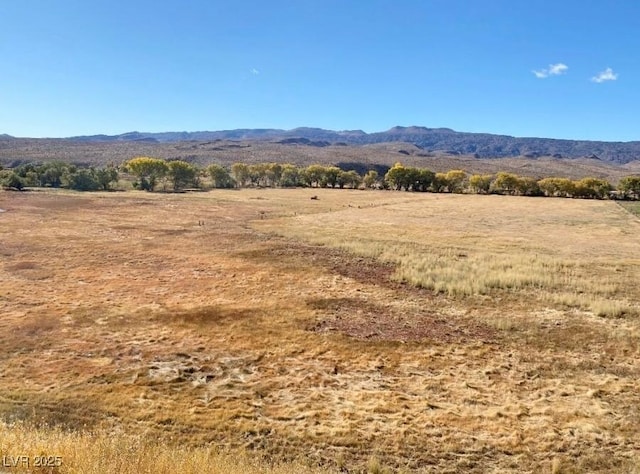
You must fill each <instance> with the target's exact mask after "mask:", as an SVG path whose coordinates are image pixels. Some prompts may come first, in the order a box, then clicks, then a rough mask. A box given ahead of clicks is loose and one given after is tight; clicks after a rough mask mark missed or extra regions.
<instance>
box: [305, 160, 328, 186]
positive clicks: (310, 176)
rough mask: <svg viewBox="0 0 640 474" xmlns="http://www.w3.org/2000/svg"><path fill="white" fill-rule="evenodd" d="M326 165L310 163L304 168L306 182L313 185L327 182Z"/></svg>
mask: <svg viewBox="0 0 640 474" xmlns="http://www.w3.org/2000/svg"><path fill="white" fill-rule="evenodd" d="M325 170H326V167H324V166H322V165H309V166H307V167H306V168H305V169H304V173H303V177H304V180H305V182H306V183H307V184H308V185H309V186H311V187H318V186H321V185H322V184H323V183H327V181H326V178H325Z"/></svg>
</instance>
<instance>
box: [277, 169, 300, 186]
mask: <svg viewBox="0 0 640 474" xmlns="http://www.w3.org/2000/svg"><path fill="white" fill-rule="evenodd" d="M278 184H279V185H280V186H282V187H287V188H290V187H295V186H298V185H299V184H300V169H298V167H297V166H295V165H292V164H286V165H283V166H282V173H281V175H280V180H279V183H278Z"/></svg>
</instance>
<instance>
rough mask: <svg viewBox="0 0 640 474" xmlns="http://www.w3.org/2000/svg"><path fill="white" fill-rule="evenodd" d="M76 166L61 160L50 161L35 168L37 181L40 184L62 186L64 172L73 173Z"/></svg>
mask: <svg viewBox="0 0 640 474" xmlns="http://www.w3.org/2000/svg"><path fill="white" fill-rule="evenodd" d="M76 169H77V168H76V166H75V165H70V164H68V163H63V162H62V161H50V162H48V163H44V164H42V165H40V166H39V167H38V168H37V174H38V181H39V182H40V186H42V187H45V186H51V187H52V188H59V187H60V186H62V178H63V176H64V175H65V174H66V173H75V172H76Z"/></svg>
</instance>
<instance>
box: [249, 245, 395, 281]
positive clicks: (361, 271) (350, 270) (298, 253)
mask: <svg viewBox="0 0 640 474" xmlns="http://www.w3.org/2000/svg"><path fill="white" fill-rule="evenodd" d="M240 256H242V257H244V258H250V259H252V260H257V261H263V262H269V263H270V264H273V265H279V266H286V267H294V268H305V267H321V268H324V269H326V270H328V271H329V272H330V273H336V274H338V275H341V276H344V277H347V278H352V279H353V280H356V281H358V282H361V283H367V284H373V285H378V286H384V287H393V288H397V287H399V286H404V285H402V284H401V283H397V282H394V281H393V280H391V276H392V275H393V273H394V271H395V268H396V267H395V265H394V264H391V263H383V262H379V261H378V260H376V259H374V258H367V257H359V256H355V255H353V254H350V253H348V252H346V251H344V250H339V249H332V248H330V247H322V246H319V245H309V244H304V243H300V242H296V241H288V242H286V243H282V244H278V243H271V245H270V246H269V247H265V248H262V249H257V250H251V251H246V252H241V253H240Z"/></svg>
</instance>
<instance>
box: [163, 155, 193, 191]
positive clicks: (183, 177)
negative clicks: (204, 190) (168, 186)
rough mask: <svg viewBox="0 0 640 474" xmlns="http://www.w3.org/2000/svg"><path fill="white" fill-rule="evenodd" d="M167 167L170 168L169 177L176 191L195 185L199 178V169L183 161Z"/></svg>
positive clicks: (172, 162)
mask: <svg viewBox="0 0 640 474" xmlns="http://www.w3.org/2000/svg"><path fill="white" fill-rule="evenodd" d="M167 166H168V167H169V170H168V175H169V179H170V180H171V182H172V183H173V190H174V191H178V190H180V189H184V188H188V187H190V186H194V185H195V182H196V178H197V176H198V169H197V168H196V167H195V166H193V165H192V164H191V163H187V162H186V161H182V160H175V161H170V162H169V163H168V164H167Z"/></svg>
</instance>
